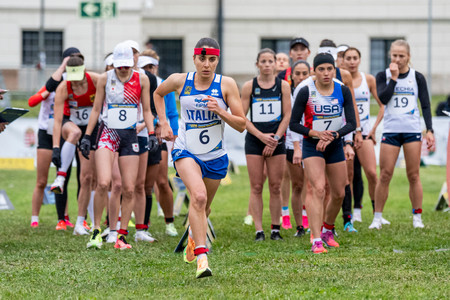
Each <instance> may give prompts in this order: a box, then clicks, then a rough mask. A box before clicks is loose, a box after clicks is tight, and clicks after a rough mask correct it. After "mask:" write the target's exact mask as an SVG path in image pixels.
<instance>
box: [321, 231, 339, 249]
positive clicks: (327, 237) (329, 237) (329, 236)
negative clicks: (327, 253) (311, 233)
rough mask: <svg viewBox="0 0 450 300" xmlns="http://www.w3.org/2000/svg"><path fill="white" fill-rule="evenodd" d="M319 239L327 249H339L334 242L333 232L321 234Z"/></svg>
mask: <svg viewBox="0 0 450 300" xmlns="http://www.w3.org/2000/svg"><path fill="white" fill-rule="evenodd" d="M320 238H321V239H322V241H323V242H324V243H325V245H327V246H328V247H335V248H338V247H339V244H338V243H337V242H336V241H335V240H334V235H333V232H331V231H327V232H325V233H321V234H320Z"/></svg>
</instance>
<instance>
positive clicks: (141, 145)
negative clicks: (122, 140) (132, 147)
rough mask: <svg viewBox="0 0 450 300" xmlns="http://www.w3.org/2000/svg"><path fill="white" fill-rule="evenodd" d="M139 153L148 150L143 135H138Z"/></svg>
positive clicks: (146, 139) (146, 140) (146, 141)
mask: <svg viewBox="0 0 450 300" xmlns="http://www.w3.org/2000/svg"><path fill="white" fill-rule="evenodd" d="M138 143H139V155H141V154H143V153H145V152H147V151H148V138H147V137H145V136H138Z"/></svg>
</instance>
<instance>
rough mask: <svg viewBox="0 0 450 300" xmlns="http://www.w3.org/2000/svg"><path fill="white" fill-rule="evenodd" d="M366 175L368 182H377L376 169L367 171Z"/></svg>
mask: <svg viewBox="0 0 450 300" xmlns="http://www.w3.org/2000/svg"><path fill="white" fill-rule="evenodd" d="M366 176H367V180H368V181H369V182H370V183H375V184H376V183H377V171H376V170H369V171H367V174H366Z"/></svg>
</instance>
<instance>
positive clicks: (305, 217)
mask: <svg viewBox="0 0 450 300" xmlns="http://www.w3.org/2000/svg"><path fill="white" fill-rule="evenodd" d="M302 225H303V228H305V229H308V228H309V222H308V216H302Z"/></svg>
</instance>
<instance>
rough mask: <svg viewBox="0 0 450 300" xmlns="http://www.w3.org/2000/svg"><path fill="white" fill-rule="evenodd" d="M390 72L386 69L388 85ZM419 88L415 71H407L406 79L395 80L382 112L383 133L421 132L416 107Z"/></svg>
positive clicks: (418, 113)
mask: <svg viewBox="0 0 450 300" xmlns="http://www.w3.org/2000/svg"><path fill="white" fill-rule="evenodd" d="M390 79H391V71H390V70H389V69H386V83H387V84H389V80H390ZM418 93H419V88H418V86H417V81H416V71H415V70H414V69H412V68H411V69H409V73H408V76H406V78H403V79H400V78H398V79H397V85H396V86H395V89H394V94H393V95H392V98H391V99H390V100H389V102H388V104H387V105H386V108H385V111H384V128H383V133H397V132H403V133H417V132H421V131H422V130H421V129H422V127H421V125H420V112H419V108H418V106H417V98H418Z"/></svg>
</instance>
